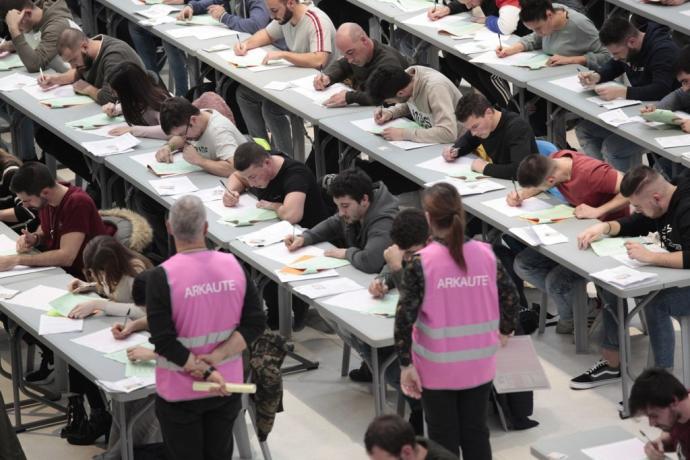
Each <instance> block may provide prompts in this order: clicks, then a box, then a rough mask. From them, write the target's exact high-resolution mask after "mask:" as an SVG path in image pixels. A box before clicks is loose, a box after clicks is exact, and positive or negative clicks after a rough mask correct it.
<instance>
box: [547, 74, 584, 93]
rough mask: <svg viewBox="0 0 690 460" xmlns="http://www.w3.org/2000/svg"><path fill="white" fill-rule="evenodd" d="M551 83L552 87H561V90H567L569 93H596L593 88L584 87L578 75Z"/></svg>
mask: <svg viewBox="0 0 690 460" xmlns="http://www.w3.org/2000/svg"><path fill="white" fill-rule="evenodd" d="M549 83H551V84H552V85H556V86H560V87H561V88H565V89H567V90H568V91H572V92H574V93H587V92H591V91H594V90H593V88H585V87H584V86H582V83H580V79H579V78H578V76H577V75H571V76H569V77H564V78H557V79H556V80H551V81H550V82H549Z"/></svg>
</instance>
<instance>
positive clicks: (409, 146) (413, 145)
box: [388, 141, 438, 150]
mask: <svg viewBox="0 0 690 460" xmlns="http://www.w3.org/2000/svg"><path fill="white" fill-rule="evenodd" d="M388 143H389V144H391V145H392V146H393V147H397V148H399V149H403V150H414V149H421V148H422V147H429V146H430V145H437V144H438V142H433V143H424V142H412V141H388Z"/></svg>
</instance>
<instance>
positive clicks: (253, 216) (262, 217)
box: [218, 208, 278, 227]
mask: <svg viewBox="0 0 690 460" xmlns="http://www.w3.org/2000/svg"><path fill="white" fill-rule="evenodd" d="M277 218H278V214H277V213H276V212H275V211H274V210H273V209H262V208H253V209H246V210H244V211H241V212H239V213H237V214H234V215H232V216H229V217H223V218H221V219H220V220H219V221H218V222H219V223H222V224H229V225H232V226H234V227H246V226H249V225H254V224H255V223H257V222H264V221H267V220H274V219H277Z"/></svg>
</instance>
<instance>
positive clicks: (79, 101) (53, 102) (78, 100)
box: [41, 95, 94, 109]
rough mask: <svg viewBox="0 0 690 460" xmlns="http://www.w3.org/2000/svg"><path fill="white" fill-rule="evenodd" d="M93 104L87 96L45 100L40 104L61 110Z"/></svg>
mask: <svg viewBox="0 0 690 460" xmlns="http://www.w3.org/2000/svg"><path fill="white" fill-rule="evenodd" d="M92 102H94V100H93V99H91V98H90V97H89V96H81V95H80V96H68V97H56V98H54V99H46V100H44V101H41V104H45V105H47V106H49V107H50V108H51V109H62V108H63V107H72V106H74V105H85V104H91V103H92Z"/></svg>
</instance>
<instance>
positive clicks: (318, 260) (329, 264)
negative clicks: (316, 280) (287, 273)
mask: <svg viewBox="0 0 690 460" xmlns="http://www.w3.org/2000/svg"><path fill="white" fill-rule="evenodd" d="M345 265H350V261H349V260H347V259H337V258H335V257H327V256H316V257H310V258H309V259H306V260H301V261H299V262H294V263H291V264H289V265H288V267H290V268H296V269H298V270H304V274H309V273H316V272H318V271H319V270H330V269H332V268H340V267H344V266H345Z"/></svg>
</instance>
